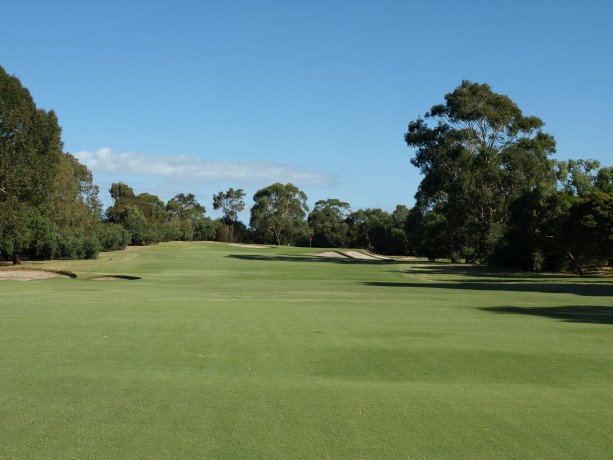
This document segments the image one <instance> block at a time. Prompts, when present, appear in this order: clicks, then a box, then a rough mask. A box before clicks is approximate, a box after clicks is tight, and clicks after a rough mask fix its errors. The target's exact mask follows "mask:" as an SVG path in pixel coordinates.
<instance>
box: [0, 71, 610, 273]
mask: <svg viewBox="0 0 613 460" xmlns="http://www.w3.org/2000/svg"><path fill="white" fill-rule="evenodd" d="M430 120H431V121H432V122H433V126H429V125H428V124H427V121H430ZM543 125H544V124H543V122H542V121H541V120H540V119H539V118H537V117H533V116H524V115H523V114H522V112H521V110H520V109H519V108H518V107H517V106H516V105H515V104H514V103H513V102H512V101H511V100H510V99H509V98H508V97H507V96H504V95H500V94H496V93H494V92H493V91H492V89H491V88H490V87H489V86H488V85H487V84H478V83H472V82H469V81H464V82H462V84H461V85H460V86H458V88H456V89H455V90H454V92H452V93H449V94H447V95H446V96H445V103H444V104H440V105H435V106H433V107H432V108H431V109H430V111H428V112H427V113H426V115H425V117H424V118H421V117H418V118H417V120H415V121H411V122H410V123H409V125H408V130H407V133H406V134H405V141H406V143H407V145H408V146H409V147H410V148H412V149H413V150H414V151H415V156H414V157H413V158H412V159H411V162H412V164H413V165H414V166H416V167H417V168H419V169H420V171H421V172H422V174H423V180H422V182H421V183H420V185H419V189H418V191H417V193H416V195H415V198H416V203H415V206H414V207H413V208H412V209H409V208H407V207H406V206H404V205H398V206H397V207H396V209H395V210H394V211H393V212H386V211H384V210H381V209H359V210H356V211H352V210H351V208H350V205H349V203H347V202H343V201H341V200H339V199H337V198H328V199H325V200H320V201H317V202H316V203H315V206H314V208H313V210H312V211H310V210H309V208H308V206H307V203H306V201H307V196H306V194H305V193H304V192H303V191H301V190H300V189H299V188H298V187H296V186H295V185H293V184H290V183H288V184H281V183H275V184H271V185H269V186H267V187H264V188H262V189H260V190H258V191H257V192H256V193H255V194H254V196H253V202H254V204H253V206H252V207H251V209H250V220H249V224H248V225H246V224H245V223H243V222H241V221H240V220H239V219H238V215H239V213H240V212H242V211H243V210H244V209H245V200H244V198H245V195H246V194H245V192H244V191H243V190H242V189H240V188H239V189H233V188H230V189H228V190H227V191H221V192H219V193H218V194H215V195H214V196H213V202H212V205H213V209H216V210H221V212H222V214H223V216H222V217H221V218H218V219H211V218H210V217H208V216H207V215H206V209H205V207H204V206H203V205H202V204H201V203H199V202H198V200H197V199H196V197H195V195H194V194H192V193H179V194H177V195H175V196H174V197H173V198H171V199H170V200H169V201H168V202H166V203H164V202H163V201H162V200H161V199H160V198H159V197H157V196H155V195H152V194H150V193H140V194H138V195H137V194H135V193H134V190H133V189H132V188H131V187H130V186H129V185H127V184H125V183H122V182H117V183H113V184H112V185H111V188H110V189H109V193H110V195H111V198H112V200H113V203H112V205H111V206H109V207H108V208H107V209H103V208H102V205H101V202H100V200H99V198H98V193H99V189H98V187H97V186H96V185H95V184H94V182H93V176H92V174H91V172H90V171H89V170H88V169H87V167H86V166H85V165H82V164H80V163H79V161H78V160H77V159H76V158H75V157H74V156H72V155H70V154H69V153H65V152H64V151H63V145H62V142H61V128H60V126H59V123H58V120H57V117H56V116H55V114H54V112H53V111H45V110H42V109H39V108H37V107H36V105H35V103H34V101H33V99H32V97H31V95H30V93H29V91H28V90H27V89H26V88H24V87H23V86H22V85H21V83H20V82H19V80H18V79H17V78H16V77H14V76H10V75H8V74H7V73H6V72H5V71H4V69H2V67H0V254H1V255H2V256H3V257H4V258H5V259H8V260H12V261H13V263H19V262H20V260H21V258H22V257H29V258H38V259H51V258H72V259H78V258H95V257H97V255H98V254H99V252H100V251H110V250H120V249H123V248H125V247H126V246H127V245H147V244H155V243H158V242H162V241H175V240H181V241H205V240H207V241H213V240H214V241H224V242H254V243H265V244H276V245H287V244H290V245H298V246H313V247H322V248H330V247H346V248H349V247H352V248H363V249H368V250H371V251H373V252H378V253H381V254H395V255H415V256H423V257H427V258H429V259H430V260H436V259H450V260H451V261H454V262H459V261H464V262H467V263H496V264H500V265H509V266H516V267H521V268H524V269H529V270H537V271H538V270H565V269H571V270H574V271H577V272H578V273H580V274H581V273H582V272H583V270H584V269H585V268H586V267H596V266H604V265H611V264H612V263H613V168H612V167H600V164H599V163H598V162H597V161H594V160H570V161H555V160H552V159H550V158H549V157H550V155H552V154H553V153H554V152H555V140H554V138H553V136H551V135H550V134H547V133H545V132H543V131H542V127H543Z"/></svg>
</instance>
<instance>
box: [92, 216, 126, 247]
mask: <svg viewBox="0 0 613 460" xmlns="http://www.w3.org/2000/svg"><path fill="white" fill-rule="evenodd" d="M96 237H97V238H98V241H99V242H100V245H101V248H102V251H118V250H121V249H125V248H126V246H128V245H129V244H130V243H131V242H132V235H130V232H129V231H128V230H126V229H125V228H124V227H123V225H121V224H116V223H112V222H102V223H101V224H100V225H98V227H96Z"/></svg>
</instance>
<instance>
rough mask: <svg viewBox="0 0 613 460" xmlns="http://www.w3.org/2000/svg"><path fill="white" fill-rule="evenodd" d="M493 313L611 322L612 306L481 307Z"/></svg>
mask: <svg viewBox="0 0 613 460" xmlns="http://www.w3.org/2000/svg"><path fill="white" fill-rule="evenodd" d="M479 310H483V311H489V312H493V313H502V314H515V315H530V316H543V317H546V318H552V319H559V320H560V321H566V322H571V323H592V324H613V307H597V306H565V307H482V308H479Z"/></svg>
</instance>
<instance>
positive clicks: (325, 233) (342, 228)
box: [308, 198, 350, 248]
mask: <svg viewBox="0 0 613 460" xmlns="http://www.w3.org/2000/svg"><path fill="white" fill-rule="evenodd" d="M349 212H350V209H349V203H345V202H344V201H340V200H338V199H336V198H331V199H327V200H319V201H318V202H317V203H315V207H314V208H313V211H311V213H310V214H309V216H308V223H309V227H310V229H311V232H312V238H313V240H312V245H313V246H315V247H320V248H344V247H347V246H348V244H349V238H348V233H349V224H348V223H347V222H346V220H347V216H348V215H349Z"/></svg>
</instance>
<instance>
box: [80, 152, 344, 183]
mask: <svg viewBox="0 0 613 460" xmlns="http://www.w3.org/2000/svg"><path fill="white" fill-rule="evenodd" d="M74 155H75V156H76V157H77V158H78V160H79V161H80V162H81V163H84V164H86V165H87V167H88V168H89V169H91V170H92V171H93V172H94V173H97V172H98V173H105V174H116V175H118V176H119V175H143V176H150V177H158V178H164V179H167V180H171V181H174V180H181V181H199V182H205V183H212V182H228V181H235V182H238V183H260V182H292V183H295V184H299V185H322V186H329V185H333V184H334V183H335V182H336V177H335V176H334V175H332V174H328V173H324V172H319V171H313V170H308V169H302V168H297V167H295V166H290V165H286V164H282V163H272V162H264V161H246V162H241V161H207V160H203V159H201V158H197V157H193V156H189V155H151V154H146V153H133V152H124V153H115V152H113V151H112V150H111V149H110V148H103V149H100V150H98V151H97V152H88V151H81V152H76V153H75V154H74Z"/></svg>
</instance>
